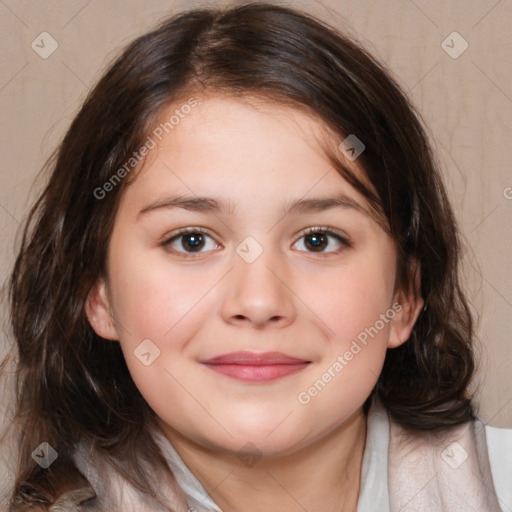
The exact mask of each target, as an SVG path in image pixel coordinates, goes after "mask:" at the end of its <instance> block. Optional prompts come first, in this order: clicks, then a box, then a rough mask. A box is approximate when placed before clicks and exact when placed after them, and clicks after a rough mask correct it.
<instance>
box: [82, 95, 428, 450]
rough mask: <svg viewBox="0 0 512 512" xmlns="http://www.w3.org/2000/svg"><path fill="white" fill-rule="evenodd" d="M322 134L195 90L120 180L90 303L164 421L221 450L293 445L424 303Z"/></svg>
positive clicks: (298, 121) (328, 424)
mask: <svg viewBox="0 0 512 512" xmlns="http://www.w3.org/2000/svg"><path fill="white" fill-rule="evenodd" d="M175 109H176V106H175V105H173V107H172V108H170V109H169V110H168V111H167V112H165V113H164V115H163V116H162V118H163V119H168V118H169V117H170V116H171V115H172V112H173V111H174V110H175ZM320 130H321V126H320V124H319V123H318V122H317V121H315V120H314V119H312V118H310V117H308V116H307V115H306V114H303V113H300V112H298V111H295V110H292V109H290V108H286V107H280V108H278V107H276V106H272V105H270V104H264V103H259V104H257V105H256V104H255V103H249V102H247V101H241V100H234V99H227V98H220V97H209V98H208V97H205V98H203V99H201V100H200V101H199V103H198V105H197V106H195V108H194V109H193V110H192V111H191V112H190V113H189V114H188V115H186V116H183V118H181V119H180V122H179V124H176V125H175V126H174V127H173V129H172V130H169V133H168V134H167V135H166V136H165V137H162V140H161V141H159V142H158V144H157V146H156V147H155V148H153V149H151V152H150V154H149V155H148V157H147V159H146V162H145V165H144V167H143V168H142V170H141V171H140V172H139V174H138V175H137V177H136V179H135V180H134V181H133V182H132V183H131V184H130V186H129V187H127V188H126V190H125V192H124V195H123V197H122V199H121V203H120V208H119V211H118V213H117V216H116V219H115V223H114V228H113V233H112V237H111V240H110V245H109V255H108V281H107V282H106V283H105V282H104V281H100V282H98V284H97V286H96V287H95V289H94V290H93V292H92V293H91V294H90V297H89V302H88V305H87V314H88V318H89V321H90V322H91V325H92V326H93V328H94V329H95V330H96V332H97V333H98V334H99V335H100V336H103V337H104V338H109V339H115V340H119V343H120V344H121V348H122V351H123V354H124V357H125V358H126V362H127V365H128V368H129V370H130V373H131V375H132V377H133V380H134V382H135V384H136V385H137V387H138V389H139V390H140V392H141V393H142V395H143V396H144V398H145V399H146V401H147V402H148V403H149V405H150V406H151V408H152V409H153V410H154V411H155V412H156V414H157V415H158V417H159V419H160V422H161V424H162V426H163V427H164V428H165V429H167V431H168V432H169V433H172V432H176V433H179V434H180V435H182V436H186V437H187V438H188V439H190V440H191V441H192V442H194V443H197V444H199V445H201V446H204V447H208V448H209V449H213V450H229V451H233V452H234V451H237V450H239V449H240V447H241V446H243V445H245V444H246V443H247V442H252V443H254V444H255V445H256V446H257V447H258V448H259V449H260V450H261V451H262V452H263V453H268V454H271V453H273V454H278V453H279V454H284V453H287V452H291V451H293V450H297V449H299V448H300V447H304V446H307V445H308V444H311V443H313V442H315V441H316V440H317V439H319V438H320V437H322V436H323V435H326V433H328V432H330V431H332V430H333V429H335V428H336V427H338V426H340V425H342V424H343V423H344V422H345V421H346V420H347V419H348V418H349V417H350V416H351V415H352V414H354V412H356V411H358V410H360V408H361V406H362V404H363V402H364V401H365V399H366V398H367V396H368V395H369V394H370V392H371V390H372V388H373V387H374V385H375V383H376V381H377V378H378V375H379V373H380V371H381V368H382V364H383V361H384V357H385V353H386V350H387V349H388V348H390V347H391V348H392V347H396V346H397V345H399V344H400V343H402V342H404V341H405V340H406V339H407V338H408V336H409V334H410V330H411V328H412V326H413V324H414V320H415V318H416V314H417V312H418V310H419V308H420V306H421V305H420V304H417V305H414V304H413V303H412V302H408V301H407V300H408V299H407V297H402V296H401V295H399V294H398V293H395V290H394V283H395V270H396V248H395V243H394V241H393V240H392V239H391V238H390V237H389V236H388V235H387V234H386V232H385V231H384V230H383V229H382V227H380V226H379V225H378V224H377V222H376V221H375V220H373V219H372V218H371V217H370V215H368V213H367V212H368V210H369V207H368V205H367V204H366V203H365V201H364V199H363V196H361V195H360V194H359V193H358V192H356V190H355V189H353V188H352V187H351V186H350V185H349V184H348V183H347V182H346V181H345V180H344V179H343V178H342V177H341V176H340V175H339V174H338V173H337V172H336V171H335V170H334V169H333V168H332V167H331V166H330V164H329V162H328V160H327V158H326V157H325V155H324V154H323V153H322V151H321V149H320V145H319V142H318V141H319V136H320ZM340 142H341V141H340ZM351 164H352V166H354V165H355V164H357V160H356V161H355V162H351ZM103 200H105V201H106V200H108V196H107V197H106V198H105V199H103ZM184 230H185V232H184ZM240 352H242V353H243V354H240ZM269 353H273V354H269ZM276 353H278V354H276ZM219 356H226V357H225V358H220V359H219ZM265 356H268V357H267V359H265ZM286 356H287V357H286ZM214 358H217V359H215V360H213V361H212V359H214Z"/></svg>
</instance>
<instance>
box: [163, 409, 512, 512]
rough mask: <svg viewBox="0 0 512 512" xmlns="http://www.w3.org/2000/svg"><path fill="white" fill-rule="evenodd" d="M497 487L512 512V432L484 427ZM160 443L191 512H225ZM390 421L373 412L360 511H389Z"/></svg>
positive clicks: (383, 414) (503, 503) (168, 445)
mask: <svg viewBox="0 0 512 512" xmlns="http://www.w3.org/2000/svg"><path fill="white" fill-rule="evenodd" d="M485 430H486V437H487V448H488V452H489V462H490V466H491V472H492V476H493V480H494V487H495V489H496V494H497V497H498V500H499V503H500V506H501V509H502V511H503V512H512V429H504V428H495V427H489V426H486V427H485ZM156 440H157V442H159V444H160V446H161V447H162V448H164V449H163V453H164V456H165V458H166V460H167V463H168V464H169V467H170V468H171V470H172V471H173V473H174V475H175V476H176V479H177V481H178V483H179V484H180V486H181V488H182V489H183V491H184V493H185V495H186V497H187V501H188V504H189V506H190V511H189V512H222V510H221V509H220V507H219V506H218V505H217V504H216V503H215V502H214V501H213V500H212V498H211V497H210V496H209V494H208V493H207V492H206V490H205V489H204V488H203V486H202V485H201V483H200V482H199V480H197V478H196V477H195V476H194V475H193V474H192V472H191V471H190V470H189V468H188V467H187V466H186V465H185V463H184V462H183V459H182V458H181V457H180V456H179V455H178V453H177V452H176V450H175V449H174V447H173V446H172V445H171V443H169V441H167V439H166V438H164V437H163V436H162V435H160V434H158V435H157V437H156ZM388 447H389V418H388V415H387V413H386V412H385V410H383V409H381V410H375V411H372V410H370V413H369V415H368V423H367V437H366V446H365V449H364V454H363V463H362V468H361V487H360V492H359V501H358V505H357V512H375V510H376V507H377V506H378V510H379V512H389V494H388V470H387V467H388Z"/></svg>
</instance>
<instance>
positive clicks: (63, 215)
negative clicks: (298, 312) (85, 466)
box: [9, 3, 474, 510]
mask: <svg viewBox="0 0 512 512" xmlns="http://www.w3.org/2000/svg"><path fill="white" fill-rule="evenodd" d="M191 91H203V92H204V91H208V92H212V93H214V94H227V95H239V96H244V95H246V96H251V95H252V96H256V97H260V98H264V99H266V100H268V101H275V102H278V103H280V104H286V105H289V106H292V107H294V108H300V109H303V110H305V111H307V112H308V113H310V114H311V115H314V116H317V117H318V118H319V119H320V120H321V121H323V123H324V124H325V126H326V127H328V128H329V130H330V131H331V132H332V133H334V134H337V136H338V138H339V141H342V140H343V139H344V138H345V137H346V136H347V135H349V134H355V135H356V136H357V137H358V138H359V139H360V140H361V141H363V143H364V144H365V146H366V148H365V151H364V152H363V153H362V154H361V155H360V156H359V158H358V160H357V162H358V164H359V167H360V168H361V169H363V170H364V173H365V176H364V179H365V180H366V181H367V182H368V183H369V184H370V185H371V189H370V187H369V186H367V185H365V184H364V183H362V181H361V180H360V179H358V178H357V177H356V176H355V174H354V172H352V171H351V170H350V169H348V168H347V166H346V165H345V164H344V161H343V158H342V156H341V154H340V153H339V152H337V153H336V152H335V151H333V148H331V149H330V150H329V149H326V150H327V151H329V154H330V158H331V160H332V162H333V165H335V166H336V169H337V170H338V171H339V172H340V173H341V175H342V176H343V177H344V178H345V179H347V180H348V181H349V182H350V183H351V184H352V185H353V186H354V187H356V188H357V190H358V191H360V192H361V193H362V194H364V196H365V197H367V198H368V200H369V201H370V203H371V204H372V205H373V206H374V208H375V211H376V212H380V214H381V215H382V217H383V218H385V219H386V226H387V229H388V231H389V233H390V235H391V236H392V237H393V238H394V239H395V240H396V244H397V247H398V261H397V265H398V267H397V275H398V280H397V286H399V287H401V288H402V289H404V290H413V291H414V293H416V294H418V293H419V294H421V296H422V297H423V298H424V301H425V306H424V309H423V310H422V311H421V313H420V315H419V317H418V319H417V321H416V324H415V326H414V328H413V330H412V334H411V336H410V339H409V340H408V341H407V342H406V343H404V344H403V345H401V346H400V347H398V348H396V349H392V350H388V352H387V355H386V359H385V363H384V368H383V371H382V374H381V375H380V377H379V379H378V382H377V384H376V386H375V388H374V390H373V392H372V395H371V396H370V397H369V398H368V400H367V401H366V403H365V411H367V407H368V404H369V400H370V398H372V397H373V396H374V395H375V396H377V397H378V398H379V399H380V400H381V402H382V403H383V404H384V406H385V408H386V409H387V411H388V412H389V414H390V415H391V417H392V418H393V419H394V420H395V421H397V422H398V423H400V424H401V425H403V426H405V427H408V428H410V429H414V430H425V429H432V428H443V427H449V426H451V425H457V424H460V423H462V422H466V421H469V420H471V419H474V412H473V409H472V401H471V397H470V396H469V394H468V391H467V388H468V384H469V382H470V380H471V378H472V375H473V372H474V357H473V353H472V341H473V336H474V334H473V321H472V317H471V312H470V310H469V307H468V304H467V302H466V299H465V296H464V293H463V291H462V290H461V287H460V284H459V275H458V272H459V258H460V245H459V244H460V243H459V234H458V229H457V225H456V221H455V218H454V214H453V212H452V209H451V206H450V204H449V201H448V199H447V196H446V193H445V189H444V186H443V183H442V178H441V175H440V172H439V170H438V166H437V164H436V163H435V158H434V156H433V154H432V151H431V149H430V147H429V143H428V140H427V136H426V134H425V132H424V129H423V128H422V123H421V122H420V118H419V116H418V115H417V114H416V113H415V110H414V109H413V108H412V106H411V104H410V103H409V101H408V100H407V98H406V96H405V94H404V93H403V92H401V90H400V88H399V86H398V85H397V84H396V83H395V81H394V80H393V79H392V78H391V76H390V75H389V74H388V73H387V72H386V71H385V70H384V69H383V67H382V66H381V65H380V64H379V63H378V62H377V61H376V60H375V59H374V58H373V57H371V56H370V55H369V54H368V53H367V52H366V51H365V50H364V49H362V48H361V47H360V46H359V45H358V44H357V43H355V42H353V41H352V40H350V39H349V38H348V37H346V36H343V35H340V34H339V33H338V32H337V31H336V30H335V29H334V28H333V27H331V26H329V25H328V24H327V23H325V22H322V21H320V20H317V19H315V18H313V17H312V16H310V15H305V14H304V13H302V12H300V11H297V10H294V9H291V8H286V7H281V6H276V5H269V4H265V3H251V4H246V5H241V6H236V7H231V8H219V9H199V10H191V11H189V12H185V13H181V14H179V15H176V16H174V17H172V18H171V19H169V20H166V21H165V22H164V23H163V24H162V25H160V26H159V27H158V28H156V29H155V30H154V31H152V32H149V33H147V34H145V35H143V36H142V37H139V38H138V39H136V40H135V41H134V42H133V43H131V44H130V45H129V46H128V47H127V48H126V49H125V50H124V52H123V53H122V54H121V55H120V56H119V57H118V58H117V59H116V60H115V62H114V63H113V64H112V65H111V67H110V68H109V69H108V70H107V71H106V73H105V74H104V76H103V77H102V78H101V79H100V80H99V82H98V84H97V85H96V87H95V88H94V89H93V90H92V91H91V92H90V94H89V96H88V97H87V99H86V101H85V102H84V104H83V106H82V108H81V110H80V111H79V113H78V114H77V115H76V117H75V119H74V121H73V122H72V124H71V126H70V128H69V130H68V132H67V133H66V135H65V137H64V139H63V141H62V143H61V145H60V147H59V148H58V150H57V151H56V153H55V154H54V157H53V158H52V159H50V160H49V162H47V165H46V168H47V169H49V170H50V171H51V175H50V177H49V180H48V183H47V186H46V188H45V189H44V191H43V192H42V194H41V195H40V197H39V198H38V200H37V202H36V204H35V205H34V206H33V208H32V209H31V211H30V214H29V217H28V220H27V223H26V226H25V229H24V232H23V238H22V243H21V248H20V251H19V255H18V257H17V259H16V262H15V266H14V269H13V272H12V276H11V279H10V282H9V292H10V294H9V297H10V306H11V314H12V315H11V316H12V318H11V319H12V322H11V325H12V331H13V335H14V339H15V341H16V343H17V348H18V357H19V364H18V365H17V369H16V372H17V410H16V412H17V414H16V422H18V423H19V424H20V425H22V435H21V437H20V443H21V445H20V448H21V451H20V461H19V471H18V477H17V482H16V488H15V489H14V491H13V496H14V498H13V508H12V510H21V508H17V505H14V503H29V502H30V500H31V499H33V500H34V503H35V502H37V499H39V500H40V501H39V503H41V504H45V503H46V504H50V503H52V502H53V501H52V500H56V499H57V496H56V494H58V492H57V491H54V492H49V493H48V492H47V493H46V494H45V493H40V492H36V491H35V490H34V489H35V486H34V482H36V481H38V479H40V478H41V470H40V468H38V467H37V466H36V464H35V463H34V462H33V460H32V458H31V456H30V454H31V452H32V450H33V449H34V448H35V447H36V446H38V445H39V444H40V442H42V441H47V442H48V443H49V444H50V445H52V446H53V447H54V448H55V449H56V450H57V452H58V453H59V459H60V461H61V462H62V464H68V463H69V461H70V460H71V457H72V455H73V452H74V449H75V447H76V445H77V443H78V442H79V441H80V440H81V439H86V440H88V441H89V442H90V443H91V444H92V445H93V446H94V447H95V449H96V450H98V451H100V452H101V453H102V454H104V455H105V456H106V457H107V458H108V459H109V460H110V463H111V464H112V465H113V467H115V468H116V469H117V470H118V471H120V472H122V473H123V474H124V475H125V477H126V478H127V479H128V480H129V481H130V482H131V483H132V484H133V485H135V486H136V487H137V488H138V489H140V490H141V491H142V492H144V493H148V495H150V496H153V497H154V498H155V499H159V498H158V492H157V490H156V489H155V487H154V485H153V482H154V481H157V479H153V478H151V479H150V478H148V475H146V474H145V473H144V471H142V470H141V469H140V466H139V464H138V462H137V461H142V460H143V461H146V462H148V463H152V464H153V465H155V466H158V467H160V469H161V470H162V471H167V473H169V469H168V468H167V466H166V464H165V460H164V459H163V456H162V454H161V452H160V450H159V448H158V447H157V445H156V443H155V442H154V441H153V439H152V437H151V435H150V433H149V430H148V426H149V425H150V424H151V423H152V422H154V412H153V411H152V410H151V409H150V408H149V406H148V404H147V403H146V402H145V400H144V399H143V397H142V396H141V394H140V393H139V391H138V390H137V388H136V387H135V385H134V383H133V381H132V379H131V377H130V374H129V372H128V369H127V366H126V364H125V361H124V358H123V355H122V352H121V350H120V347H119V344H118V343H116V342H112V341H108V340H103V339H101V338H99V337H98V336H97V335H96V334H95V332H94V331H93V330H92V328H91V326H90V325H89V323H88V321H87V319H86V316H85V313H84V304H85V301H86V298H87V296H88V293H89V291H90V290H91V288H92V286H93V284H94V283H95V282H96V280H97V279H98V277H100V276H102V275H104V274H105V261H106V251H107V246H108V243H109V237H110V233H111V230H112V225H113V220H114V217H115V215H116V210H117V207H118V204H119V200H120V197H121V195H122V192H123V190H124V187H125V186H126V185H127V183H128V182H129V181H130V180H129V179H126V178H125V179H123V180H121V182H120V183H119V185H118V186H116V187H113V189H112V191H111V192H110V193H109V195H108V197H106V198H103V199H98V198H97V194H95V193H94V191H95V190H97V189H98V188H101V187H102V186H103V184H104V183H106V182H107V181H109V180H110V179H112V176H113V175H114V174H115V173H116V171H117V170H118V169H119V168H121V167H122V166H123V164H124V163H125V162H126V161H127V159H129V158H130V156H131V155H132V153H133V152H134V151H136V150H137V149H138V148H140V146H141V145H142V143H143V141H144V139H145V137H147V134H148V133H149V130H150V129H151V127H152V126H153V124H154V123H155V122H156V119H157V118H158V115H159V114H160V113H161V111H162V109H163V108H164V107H165V106H167V105H169V103H171V102H175V101H177V100H178V99H179V98H183V97H186V96H187V95H190V94H191ZM132 177H133V176H132V175H130V178H132ZM416 264H417V266H418V268H419V269H420V270H421V283H420V287H419V289H416V288H415V287H414V285H413V283H414V275H413V274H414V272H413V270H414V268H415V265H416ZM59 464H60V462H59ZM52 467H53V466H52ZM52 467H50V468H49V469H48V470H46V471H47V472H46V473H45V478H48V479H51V477H52V475H58V473H52ZM57 467H58V466H57V465H56V466H55V468H57ZM55 471H57V469H55ZM69 472H70V469H69V468H67V470H66V473H67V474H69ZM54 478H58V477H54ZM171 478H172V477H171ZM39 481H40V480H39ZM52 485H53V484H52ZM48 486H50V487H51V485H50V484H48V485H47V487H48ZM56 488H57V487H52V489H56ZM48 494H49V495H48ZM34 496H36V497H34ZM41 496H42V497H41Z"/></svg>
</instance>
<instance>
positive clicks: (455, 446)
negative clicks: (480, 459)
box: [441, 441, 468, 469]
mask: <svg viewBox="0 0 512 512" xmlns="http://www.w3.org/2000/svg"><path fill="white" fill-rule="evenodd" d="M441 458H442V459H443V460H444V461H445V462H446V464H448V466H450V467H451V468H453V469H457V468H458V467H459V466H461V465H462V464H463V462H464V461H465V460H466V459H467V458H468V452H467V451H466V450H465V449H464V448H463V447H462V446H461V445H460V444H459V443H457V441H454V442H453V443H451V444H450V445H448V447H447V448H445V449H444V450H443V452H442V453H441Z"/></svg>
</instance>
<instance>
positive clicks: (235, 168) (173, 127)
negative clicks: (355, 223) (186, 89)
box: [131, 95, 369, 209]
mask: <svg viewBox="0 0 512 512" xmlns="http://www.w3.org/2000/svg"><path fill="white" fill-rule="evenodd" d="M191 99H192V100H194V102H195V106H194V107H193V108H184V106H185V105H188V104H191V101H190V100H191ZM171 121H172V122H171ZM155 134H156V135H155ZM150 136H151V137H152V138H153V139H154V141H155V146H156V147H155V148H154V149H153V150H152V151H151V152H150V154H149V155H148V156H147V158H146V160H145V162H144V163H143V165H142V167H141V168H140V169H139V170H138V172H137V176H136V179H135V180H134V183H133V184H135V188H136V189H138V191H140V192H141V193H143V192H144V191H146V192H148V193H151V194H152V195H153V196H154V197H158V196H161V197H162V199H164V196H166V195H169V194H170V193H172V194H173V195H184V194H186V195H187V196H197V197H207V196H209V197H212V196H215V197H225V198H229V202H230V203H231V198H232V199H233V202H234V203H240V202H242V203H243V200H244V199H247V198H252V199H253V200H256V199H259V200H260V202H261V206H262V207H264V206H265V205H266V204H270V202H278V201H280V202H281V203H287V204H288V205H289V204H290V203H291V202H293V201H296V200H297V198H307V196H311V197H319V196H325V195H327V194H329V195H333V194H336V193H338V195H339V194H340V193H343V195H345V196H348V198H349V199H350V198H352V199H354V200H357V201H358V202H359V203H362V204H364V203H365V202H366V201H365V198H364V197H363V196H361V194H359V193H358V192H357V191H356V190H355V189H353V187H352V186H351V185H349V184H348V182H346V180H345V179H344V178H342V177H341V175H340V174H339V172H338V171H337V170H335V169H334V167H333V165H332V163H331V162H330V160H329V158H328V157H327V155H326V153H325V147H326V144H327V145H330V147H331V148H333V147H334V146H335V144H336V137H335V135H334V134H333V133H332V131H330V130H329V129H328V128H327V127H326V126H325V124H324V123H322V122H321V121H320V120H319V119H318V118H315V117H313V116H312V115H309V114H308V113H306V112H305V111H303V110H300V109H297V108H292V107H291V106H287V105H282V104H276V103H275V102H270V101H265V100H263V99H261V98H252V97H244V98H238V97H237V98H233V97H226V96H201V95H195V96H194V95H191V96H190V97H188V98H187V97H185V98H183V99H182V100H179V101H175V102H173V103H172V104H171V105H169V106H168V107H166V108H165V109H164V110H163V111H162V112H161V114H160V116H159V118H158V120H157V122H156V123H155V127H154V128H153V131H152V132H151V134H150ZM340 159H341V160H343V157H342V155H340ZM346 166H347V167H350V168H351V170H352V171H355V173H356V175H357V176H358V177H361V176H363V173H362V171H361V170H360V169H358V168H357V167H356V166H355V165H354V162H346ZM133 184H132V185H133ZM134 192H135V191H131V194H133V193H134ZM196 202H197V201H196ZM242 206H243V204H242ZM366 206H368V205H366ZM368 209H369V207H368Z"/></svg>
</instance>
